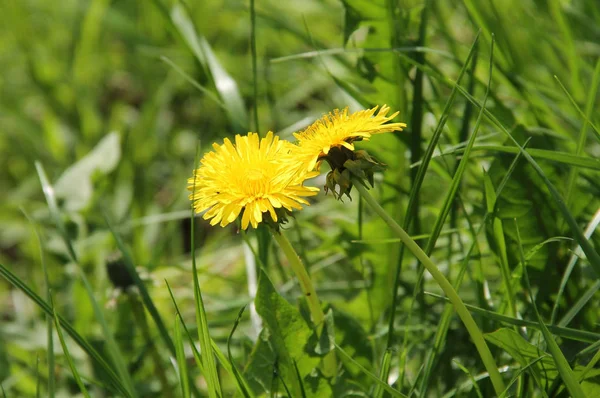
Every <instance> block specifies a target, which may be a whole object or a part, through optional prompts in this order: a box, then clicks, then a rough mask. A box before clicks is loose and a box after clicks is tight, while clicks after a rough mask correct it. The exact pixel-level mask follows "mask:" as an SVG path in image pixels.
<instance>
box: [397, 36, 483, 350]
mask: <svg viewBox="0 0 600 398" xmlns="http://www.w3.org/2000/svg"><path fill="white" fill-rule="evenodd" d="M478 40H479V33H477V36H476V37H475V39H474V40H473V44H472V45H471V49H470V50H469V54H468V55H467V59H466V60H465V63H464V65H463V67H462V68H461V70H460V72H459V74H458V78H457V82H460V81H461V79H462V77H463V76H464V74H465V73H466V71H467V68H468V65H469V62H470V61H471V59H472V57H473V54H474V53H475V48H476V46H477V42H478ZM415 64H418V63H416V62H415ZM419 65H420V64H419ZM457 86H458V85H457ZM457 94H458V90H457V89H456V90H455V89H453V90H452V92H451V93H450V96H449V97H448V101H447V102H446V104H445V105H444V109H443V110H442V114H441V116H440V120H439V121H438V124H437V126H436V128H435V130H434V133H433V136H432V138H431V141H430V143H429V145H428V147H427V149H426V150H425V154H424V155H423V159H422V164H421V166H420V167H419V171H418V173H417V176H416V178H415V180H414V181H413V185H412V187H411V190H410V195H409V198H408V206H407V208H406V215H405V218H404V223H403V226H404V229H405V230H409V229H410V224H411V221H412V220H411V215H412V214H413V210H412V208H413V206H415V202H416V200H417V193H418V192H419V191H420V189H421V185H422V183H423V180H424V179H425V172H426V171H427V168H428V166H429V162H430V161H431V157H432V155H433V152H434V150H435V148H436V146H437V142H438V140H439V138H440V136H441V134H442V131H443V129H444V126H445V125H446V121H447V120H448V117H449V115H450V109H451V107H452V104H453V103H454V100H455V98H456V95H457ZM404 248H405V246H404V245H402V246H401V247H400V254H399V257H398V263H397V265H396V271H395V274H394V287H393V290H392V292H393V294H392V304H391V308H392V310H391V311H390V318H389V320H388V337H387V343H386V347H387V348H391V347H392V346H393V343H394V340H393V339H394V327H395V316H396V315H395V313H396V311H395V310H394V309H395V308H396V306H397V305H398V297H397V296H398V294H397V292H398V289H399V286H400V274H401V271H402V259H403V257H404Z"/></svg>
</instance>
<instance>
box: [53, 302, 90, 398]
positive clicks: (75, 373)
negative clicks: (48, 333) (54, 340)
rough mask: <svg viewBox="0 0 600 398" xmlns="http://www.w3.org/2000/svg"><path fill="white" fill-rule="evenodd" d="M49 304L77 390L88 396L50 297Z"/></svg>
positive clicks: (87, 397)
mask: <svg viewBox="0 0 600 398" xmlns="http://www.w3.org/2000/svg"><path fill="white" fill-rule="evenodd" d="M50 305H51V306H52V314H53V317H54V325H55V326H56V333H57V334H58V339H59V340H60V345H61V346H62V349H63V353H64V354H65V358H66V359H67V363H68V364H69V368H70V369H71V374H72V375H73V378H74V379H75V382H76V383H77V385H78V386H79V390H80V391H81V393H82V394H83V395H84V396H85V397H86V398H89V397H90V394H89V393H88V391H87V389H86V388H85V385H84V384H83V381H82V380H81V377H80V376H79V372H78V371H77V366H75V363H74V362H73V358H72V357H71V354H70V353H69V348H68V347H67V343H66V342H65V338H64V336H63V333H62V329H61V327H60V321H59V319H58V315H56V311H55V309H54V301H53V300H52V299H50Z"/></svg>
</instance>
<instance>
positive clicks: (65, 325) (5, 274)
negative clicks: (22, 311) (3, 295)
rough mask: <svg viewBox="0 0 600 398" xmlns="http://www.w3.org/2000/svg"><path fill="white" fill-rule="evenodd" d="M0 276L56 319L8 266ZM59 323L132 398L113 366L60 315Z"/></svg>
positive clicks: (114, 384) (2, 269) (126, 394)
mask: <svg viewBox="0 0 600 398" xmlns="http://www.w3.org/2000/svg"><path fill="white" fill-rule="evenodd" d="M0 276H1V277H3V278H4V279H6V280H7V281H8V282H9V283H10V284H12V285H13V286H14V287H15V288H17V289H19V290H21V291H22V292H23V293H25V295H27V296H28V297H29V298H30V299H31V300H32V301H33V302H34V303H35V304H36V305H37V306H38V307H39V308H40V309H41V310H42V311H44V313H46V315H48V316H51V317H54V309H53V307H51V306H50V305H49V304H48V303H47V302H45V301H44V299H42V298H41V297H40V296H38V295H37V294H36V293H35V292H34V291H33V290H31V289H30V288H29V287H28V286H27V285H26V284H25V283H23V281H22V280H21V279H19V278H18V277H17V276H16V275H14V274H13V273H12V272H10V271H9V270H8V268H7V267H6V266H4V265H3V264H0ZM57 318H58V321H59V323H60V325H61V326H62V328H63V329H64V330H65V331H66V332H67V333H68V334H69V336H71V338H72V339H73V340H74V341H75V342H76V343H77V345H79V346H80V347H81V349H82V350H83V351H85V352H86V353H87V354H88V355H89V356H90V357H91V358H92V359H93V360H94V361H96V363H97V364H98V365H99V366H100V367H101V368H102V370H103V371H104V372H106V374H107V375H108V377H109V378H110V380H111V381H112V383H113V386H114V387H115V388H116V389H117V390H118V391H119V393H120V394H123V395H124V396H126V397H131V395H130V394H129V393H128V391H127V388H126V387H125V386H124V385H123V382H122V380H121V378H120V377H119V376H118V375H117V374H116V373H115V371H114V368H113V366H111V365H109V364H108V362H106V361H105V360H104V358H103V357H102V356H101V355H100V354H99V353H98V351H96V350H95V349H94V348H93V347H92V346H91V345H90V343H88V342H87V340H86V339H84V338H83V337H82V336H81V335H80V334H79V333H78V332H77V331H76V330H75V329H74V328H73V326H71V324H70V323H69V322H67V321H66V320H65V319H64V318H62V317H61V316H60V315H57Z"/></svg>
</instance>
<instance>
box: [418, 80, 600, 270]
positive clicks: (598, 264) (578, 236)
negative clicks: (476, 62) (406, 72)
mask: <svg viewBox="0 0 600 398" xmlns="http://www.w3.org/2000/svg"><path fill="white" fill-rule="evenodd" d="M428 70H430V71H431V73H433V74H436V72H435V71H433V70H432V69H431V68H428ZM438 77H439V76H438ZM440 79H441V80H442V81H443V82H445V83H447V84H448V85H450V86H451V87H456V88H457V89H458V91H459V92H460V93H461V94H462V95H463V96H464V97H465V98H466V99H467V100H469V101H471V102H472V103H473V104H474V105H475V106H478V107H479V108H481V104H480V103H479V101H477V99H475V98H473V97H472V96H471V95H470V94H469V93H468V92H467V91H466V90H465V89H464V88H463V87H461V86H460V85H458V84H456V83H454V82H451V81H449V80H447V79H445V78H444V77H443V76H442V77H441V78H440ZM484 112H485V115H486V117H487V118H488V120H489V121H490V122H492V123H493V124H494V125H495V126H496V127H498V128H499V129H500V131H501V132H502V133H503V134H504V135H505V136H506V137H507V138H508V139H509V140H510V141H511V142H512V144H513V145H515V147H517V148H518V150H519V152H520V153H522V154H523V156H524V157H525V159H526V160H527V162H529V164H530V165H531V166H532V167H533V168H534V170H535V171H536V172H537V173H538V174H539V176H540V177H541V178H542V180H543V181H544V184H545V185H546V187H547V188H548V190H549V191H550V195H551V196H552V198H553V199H554V201H555V202H556V204H557V205H558V209H559V211H560V212H561V213H562V215H563V217H564V218H565V219H566V221H567V224H568V225H569V227H570V229H571V231H572V233H573V234H574V235H575V240H576V241H577V243H578V244H579V245H580V246H581V249H582V250H583V252H584V253H585V255H586V256H587V258H588V261H589V262H590V265H591V266H592V268H593V269H594V271H595V273H596V275H597V276H598V277H600V255H598V253H597V252H596V250H594V247H593V246H592V245H591V243H590V242H589V240H588V239H586V237H585V236H584V235H583V232H582V231H581V228H580V227H579V225H578V224H577V221H576V220H575V218H574V217H573V215H572V214H571V213H570V212H569V209H568V208H567V206H566V205H565V202H564V200H563V198H562V197H561V195H560V193H559V192H558V190H557V189H556V187H555V186H554V184H552V182H551V181H550V179H549V178H548V177H547V176H546V174H545V173H544V171H543V170H542V168H541V167H540V166H539V165H538V163H537V162H536V161H535V160H534V159H533V157H532V156H531V155H530V154H529V151H528V150H525V149H524V148H523V147H522V146H521V145H519V143H518V142H517V140H516V139H515V138H514V137H513V136H512V135H511V134H510V132H509V131H508V130H507V129H506V127H504V125H503V124H502V123H500V121H499V120H498V119H497V118H496V116H495V115H494V114H492V113H491V112H490V111H489V110H487V109H486V110H485V111H484ZM590 125H591V126H592V127H594V125H593V124H591V123H590ZM599 137H600V133H599Z"/></svg>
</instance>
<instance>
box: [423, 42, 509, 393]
mask: <svg viewBox="0 0 600 398" xmlns="http://www.w3.org/2000/svg"><path fill="white" fill-rule="evenodd" d="M493 61H494V40H493V36H492V45H491V50H490V63H489V76H488V85H487V89H486V92H485V95H484V97H483V106H482V108H481V110H480V112H479V115H478V116H477V121H476V122H475V126H474V127H473V134H471V137H470V138H469V141H468V143H467V146H466V148H465V151H464V155H463V157H462V158H461V160H460V162H459V164H458V167H457V169H456V173H455V174H454V177H453V178H452V184H451V185H450V188H449V190H448V193H447V195H446V198H445V199H444V203H443V204H442V208H441V210H440V212H439V214H438V217H437V218H436V220H435V224H434V226H433V229H432V232H431V237H430V238H429V240H428V241H427V246H426V247H425V253H426V254H427V255H431V253H432V252H433V250H434V248H435V245H436V243H437V239H438V238H439V236H440V233H441V231H442V228H443V226H444V223H445V222H446V218H447V217H448V214H450V211H451V210H452V206H453V204H454V201H455V200H456V194H457V192H458V189H459V187H460V184H461V181H462V178H463V175H464V173H465V170H466V168H467V164H468V161H469V155H470V153H471V149H472V148H473V145H474V144H475V141H476V139H477V134H478V132H479V127H480V126H481V122H482V120H483V110H484V109H485V104H486V102H487V99H488V96H489V94H490V87H491V84H492V71H493V65H494V63H493ZM488 212H489V209H488ZM507 267H508V264H507ZM423 274H424V268H423V267H422V266H421V267H419V281H421V280H422V277H423ZM509 281H510V280H509V279H506V281H505V283H506V284H507V286H510V284H509ZM419 283H420V282H419ZM419 289H420V288H419V287H418V286H415V290H419ZM436 352H437V351H436V350H430V351H429V353H428V356H427V359H426V360H425V366H424V369H423V372H424V373H423V378H422V379H421V388H420V389H421V391H420V392H421V394H423V395H426V394H427V388H428V386H429V377H430V375H431V372H432V371H433V366H434V360H435V354H436Z"/></svg>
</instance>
